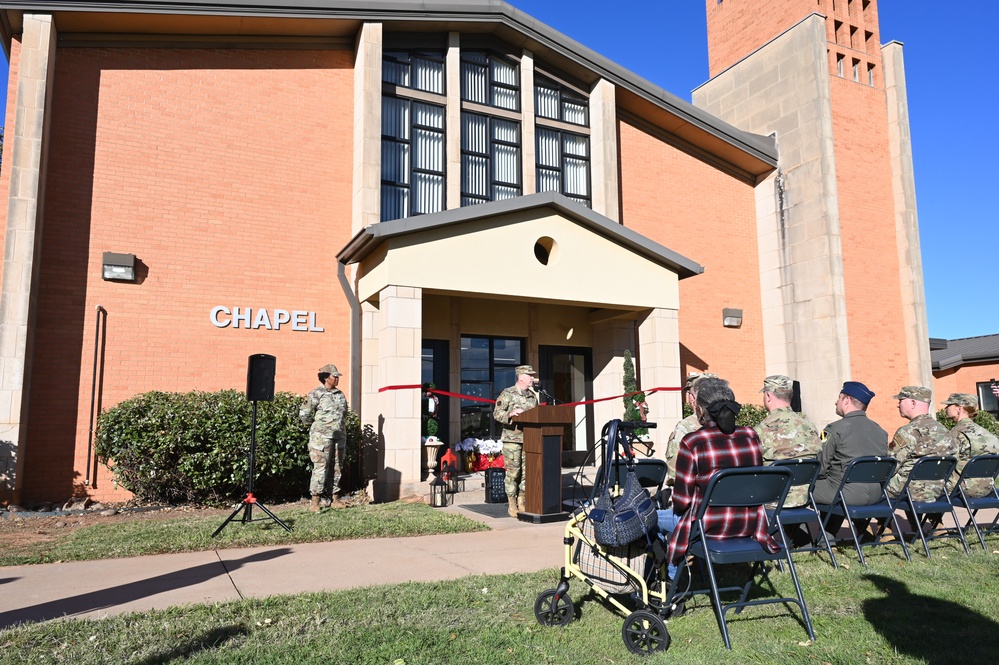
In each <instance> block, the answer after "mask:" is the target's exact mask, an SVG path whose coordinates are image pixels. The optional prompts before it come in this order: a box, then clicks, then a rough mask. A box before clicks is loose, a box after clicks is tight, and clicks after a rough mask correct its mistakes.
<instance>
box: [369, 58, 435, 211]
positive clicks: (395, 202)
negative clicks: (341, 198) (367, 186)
mask: <svg viewBox="0 0 999 665" xmlns="http://www.w3.org/2000/svg"><path fill="white" fill-rule="evenodd" d="M382 87H383V91H384V93H385V94H384V95H383V96H382V185H381V220H382V221H388V220H392V219H401V218H403V217H410V216H412V215H423V214H427V213H432V212H439V211H441V210H443V209H444V205H445V180H444V175H445V144H444V140H445V137H444V118H445V113H444V108H445V104H446V98H445V97H444V58H443V54H442V53H429V52H397V51H390V52H386V53H385V54H384V55H383V57H382ZM411 91H418V92H411ZM428 93H429V94H428ZM431 101H438V102H439V104H434V103H431Z"/></svg>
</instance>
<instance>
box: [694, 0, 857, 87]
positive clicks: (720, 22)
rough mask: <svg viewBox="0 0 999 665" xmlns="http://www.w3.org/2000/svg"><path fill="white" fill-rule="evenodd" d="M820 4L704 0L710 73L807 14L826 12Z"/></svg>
mask: <svg viewBox="0 0 999 665" xmlns="http://www.w3.org/2000/svg"><path fill="white" fill-rule="evenodd" d="M841 1H843V2H845V1H846V0H841ZM857 2H860V0H857ZM823 4H824V2H823V1H822V0H818V1H817V0H765V2H762V3H761V2H760V0H722V2H718V0H706V5H707V17H708V71H709V73H710V75H711V76H716V75H717V74H718V73H719V72H721V71H724V70H725V69H726V68H728V67H731V66H732V65H733V64H735V63H736V62H738V61H739V60H741V59H742V58H745V57H746V56H747V55H749V54H750V53H752V52H753V51H755V50H756V49H758V48H759V47H761V46H763V45H764V44H766V43H767V42H768V41H770V40H771V39H773V38H774V37H776V36H777V35H779V34H780V33H782V32H784V31H785V30H787V29H788V28H790V27H791V26H793V25H794V24H796V23H798V22H799V21H801V20H802V19H803V18H805V17H806V16H808V15H809V14H810V13H812V12H816V11H817V12H820V13H825V12H824V11H823V9H822V5H823Z"/></svg>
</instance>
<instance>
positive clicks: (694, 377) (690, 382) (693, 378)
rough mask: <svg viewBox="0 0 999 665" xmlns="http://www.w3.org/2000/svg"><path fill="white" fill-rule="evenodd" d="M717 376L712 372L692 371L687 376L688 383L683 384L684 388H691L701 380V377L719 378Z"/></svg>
mask: <svg viewBox="0 0 999 665" xmlns="http://www.w3.org/2000/svg"><path fill="white" fill-rule="evenodd" d="M717 378H718V375H717V374H712V373H711V372H702V373H701V374H697V373H696V372H691V373H690V374H689V375H688V376H687V383H685V384H684V385H683V388H684V390H690V389H691V388H692V387H693V385H694V384H695V383H697V382H698V381H700V380H701V379H717Z"/></svg>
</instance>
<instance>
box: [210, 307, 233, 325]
mask: <svg viewBox="0 0 999 665" xmlns="http://www.w3.org/2000/svg"><path fill="white" fill-rule="evenodd" d="M219 314H225V315H226V316H229V314H230V312H229V308H228V307H223V306H222V305H219V306H218V307H212V313H211V314H209V318H210V319H211V320H212V325H213V326H215V327H216V328H228V327H229V324H230V323H231V321H229V319H222V320H221V321H219Z"/></svg>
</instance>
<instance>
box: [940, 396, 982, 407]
mask: <svg viewBox="0 0 999 665" xmlns="http://www.w3.org/2000/svg"><path fill="white" fill-rule="evenodd" d="M940 403H941V404H948V405H949V404H956V405H957V406H970V407H972V408H975V409H977V408H978V398H977V397H975V396H974V395H969V394H968V393H951V394H950V397H948V398H947V399H945V400H944V401H942V402H940Z"/></svg>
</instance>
